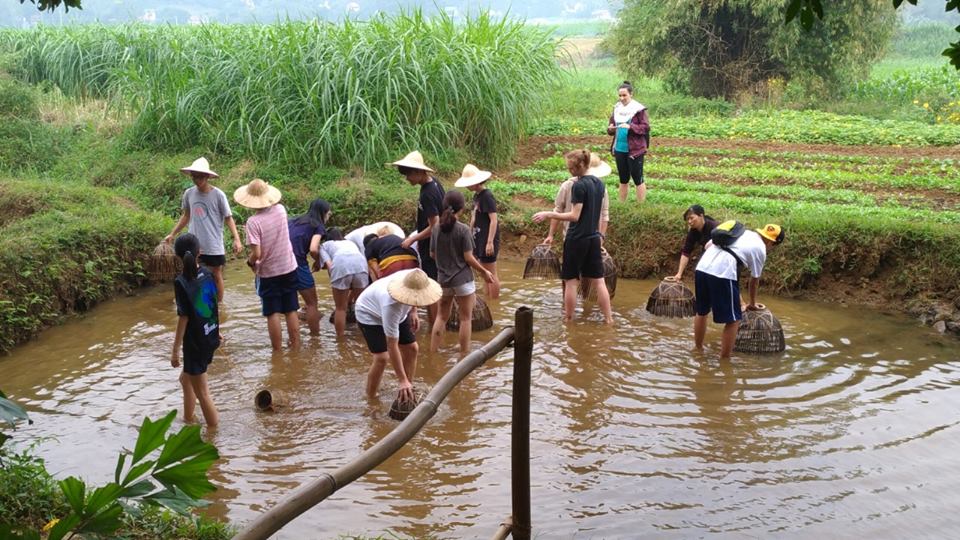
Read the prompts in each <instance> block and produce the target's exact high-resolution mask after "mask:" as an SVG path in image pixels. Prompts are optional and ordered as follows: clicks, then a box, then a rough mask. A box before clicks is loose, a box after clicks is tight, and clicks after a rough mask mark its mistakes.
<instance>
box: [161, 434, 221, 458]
mask: <svg viewBox="0 0 960 540" xmlns="http://www.w3.org/2000/svg"><path fill="white" fill-rule="evenodd" d="M196 457H205V458H209V459H210V463H211V464H212V463H213V462H214V461H216V459H217V458H219V457H220V454H219V453H217V449H216V447H214V446H213V445H212V444H210V443H207V442H204V441H203V439H201V438H200V426H186V427H184V428H183V429H181V430H180V431H179V432H177V433H176V434H174V435H171V436H170V438H169V439H167V442H166V444H164V445H163V451H161V452H160V457H159V458H157V468H159V469H162V468H164V467H166V466H167V465H170V464H171V463H174V462H177V461H182V460H185V459H191V458H196Z"/></svg>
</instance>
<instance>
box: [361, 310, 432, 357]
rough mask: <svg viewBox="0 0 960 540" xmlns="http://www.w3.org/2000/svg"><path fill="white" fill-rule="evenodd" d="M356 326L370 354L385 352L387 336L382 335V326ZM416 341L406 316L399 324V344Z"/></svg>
mask: <svg viewBox="0 0 960 540" xmlns="http://www.w3.org/2000/svg"><path fill="white" fill-rule="evenodd" d="M357 326H359V327H360V332H361V333H363V339H364V340H365V341H366V342H367V348H368V349H370V352H372V353H373V354H379V353H385V352H387V334H386V333H384V331H383V326H380V325H374V324H360V323H358V324H357ZM416 341H417V336H416V335H414V333H413V328H412V327H411V326H410V316H409V315H408V316H407V318H406V319H404V320H403V322H401V323H400V339H399V342H400V345H409V344H410V343H414V342H416Z"/></svg>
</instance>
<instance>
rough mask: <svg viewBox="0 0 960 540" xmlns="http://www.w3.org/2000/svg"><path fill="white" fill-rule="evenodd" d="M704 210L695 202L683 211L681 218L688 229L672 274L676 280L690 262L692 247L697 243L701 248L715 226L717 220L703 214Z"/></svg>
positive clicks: (704, 245) (705, 243)
mask: <svg viewBox="0 0 960 540" xmlns="http://www.w3.org/2000/svg"><path fill="white" fill-rule="evenodd" d="M704 212H705V211H704V209H703V207H702V206H700V205H699V204H695V205H693V206H691V207H690V208H687V210H686V211H685V212H684V213H683V220H684V221H686V222H687V226H688V227H689V229H688V230H687V237H686V239H685V240H684V242H683V247H682V248H680V266H679V268H678V269H677V273H676V275H674V276H673V279H675V280H677V281H680V279H681V278H683V271H684V270H686V268H687V263H688V262H690V255H691V254H692V253H693V250H694V248H696V247H697V244H699V245H700V247H701V248H703V247H706V245H707V242H709V241H710V233H711V232H713V229H714V227H716V226H717V221H716V220H715V219H713V218H712V217H710V216H708V215H705V213H704Z"/></svg>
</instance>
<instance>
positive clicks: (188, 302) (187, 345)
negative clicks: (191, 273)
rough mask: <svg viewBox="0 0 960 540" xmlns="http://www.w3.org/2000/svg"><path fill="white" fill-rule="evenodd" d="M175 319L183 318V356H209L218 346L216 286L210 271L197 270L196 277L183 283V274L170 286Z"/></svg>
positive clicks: (218, 327) (218, 320) (184, 279)
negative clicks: (185, 321)
mask: <svg viewBox="0 0 960 540" xmlns="http://www.w3.org/2000/svg"><path fill="white" fill-rule="evenodd" d="M173 290H174V295H175V297H176V300H177V315H180V316H181V317H183V316H186V317H187V330H186V332H185V333H184V335H183V356H184V358H188V357H190V356H192V355H194V354H197V355H205V356H209V355H210V354H212V353H213V351H215V350H216V349H217V347H219V346H220V316H219V314H218V311H217V284H216V282H215V281H214V279H213V274H212V273H210V270H208V269H207V268H205V267H203V266H201V267H200V268H199V269H198V270H197V277H196V279H193V280H189V281H188V280H187V278H186V277H184V275H183V274H180V275H179V276H177V279H176V280H174V282H173Z"/></svg>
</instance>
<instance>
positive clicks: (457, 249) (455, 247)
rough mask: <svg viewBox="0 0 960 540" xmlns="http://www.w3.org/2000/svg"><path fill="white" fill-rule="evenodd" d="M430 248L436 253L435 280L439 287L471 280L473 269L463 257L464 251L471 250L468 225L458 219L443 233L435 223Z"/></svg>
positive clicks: (447, 287) (471, 242)
mask: <svg viewBox="0 0 960 540" xmlns="http://www.w3.org/2000/svg"><path fill="white" fill-rule="evenodd" d="M430 249H431V251H433V252H434V253H435V254H436V257H435V258H436V261H437V278H438V279H437V281H438V282H440V286H441V287H443V288H446V289H449V288H451V287H459V286H460V285H463V284H464V283H470V282H471V281H473V270H472V269H471V268H470V265H469V264H467V261H466V260H464V258H463V253H464V252H465V251H466V252H470V253H472V252H473V235H472V234H470V227H467V226H466V225H464V224H463V223H460V222H459V221H458V222H457V223H456V224H455V225H454V226H453V229H452V230H451V231H450V232H448V233H444V232H441V231H440V226H439V225H437V226H436V227H434V228H433V231H432V232H431V234H430Z"/></svg>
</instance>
